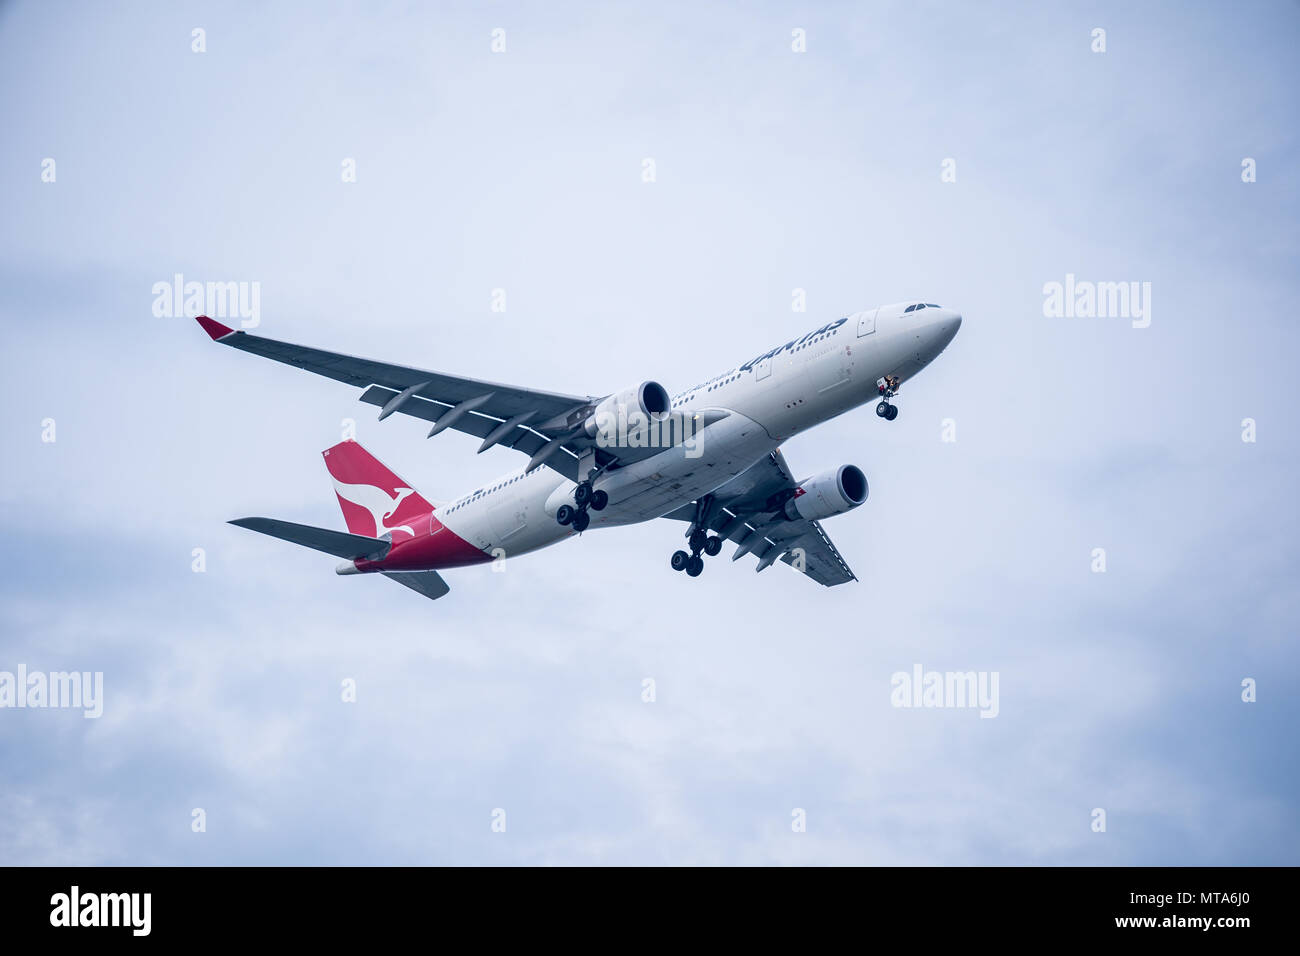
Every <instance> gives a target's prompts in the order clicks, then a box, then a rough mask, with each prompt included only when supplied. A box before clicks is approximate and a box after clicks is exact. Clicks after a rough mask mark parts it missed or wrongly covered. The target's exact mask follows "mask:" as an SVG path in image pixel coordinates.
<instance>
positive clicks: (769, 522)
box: [664, 451, 857, 587]
mask: <svg viewBox="0 0 1300 956" xmlns="http://www.w3.org/2000/svg"><path fill="white" fill-rule="evenodd" d="M798 490H799V486H798V483H797V482H796V481H795V480H794V476H793V475H792V474H791V473H790V468H789V466H788V465H787V464H786V461H785V457H784V456H783V455H782V454H781V452H780V451H774V452H772V453H771V454H770V455H767V456H765V457H764V458H763V459H761V460H760V461H758V462H756V463H755V464H753V465H751V466H750V467H749V468H747V469H746V470H745V471H743V472H741V473H740V474H739V475H737V476H736V477H735V478H733V479H732V480H731V481H729V482H727V483H726V484H725V485H723V486H722V487H720V488H718V489H717V490H716V491H714V492H713V494H712V495H710V496H709V500H706V501H702V502H693V503H691V504H689V505H685V506H683V507H681V508H678V509H677V510H676V511H672V512H670V513H668V514H666V515H664V517H665V518H672V519H674V520H678V521H691V522H693V521H696V520H697V518H698V517H701V511H703V512H704V514H703V515H702V517H703V522H702V525H703V527H704V528H705V529H706V530H708V531H712V532H714V533H716V534H718V535H719V536H721V537H723V538H726V539H727V540H729V541H733V542H735V543H736V545H737V548H736V551H735V553H734V554H733V555H732V560H737V559H739V558H742V557H744V556H745V555H747V554H752V555H754V556H755V557H756V558H757V559H758V565H757V570H759V571H762V570H764V569H765V568H767V567H769V566H770V565H772V564H773V563H775V562H776V561H777V560H780V561H782V562H783V563H785V564H788V565H790V566H791V567H792V568H794V569H795V570H797V571H801V572H803V573H804V574H806V575H807V576H808V577H810V578H812V579H813V580H814V581H816V582H817V583H818V584H822V585H825V586H826V587H832V586H834V585H836V584H844V583H846V582H848V581H856V580H857V577H856V576H855V575H854V573H853V571H852V569H851V568H850V567H849V566H848V563H847V562H846V561H845V560H844V558H843V557H841V556H840V553H839V551H838V550H836V548H835V545H834V544H832V543H831V539H830V538H829V537H828V536H827V534H826V532H825V531H824V530H823V529H822V526H821V522H819V521H808V520H793V521H792V520H790V519H789V518H788V517H786V514H785V512H784V510H783V509H784V506H785V504H786V502H787V501H789V500H790V499H791V498H793V497H794V496H795V495H796V494H797V493H798Z"/></svg>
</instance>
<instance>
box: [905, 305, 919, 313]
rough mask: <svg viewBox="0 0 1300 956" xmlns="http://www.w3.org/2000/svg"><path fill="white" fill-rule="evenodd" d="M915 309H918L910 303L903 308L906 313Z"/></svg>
mask: <svg viewBox="0 0 1300 956" xmlns="http://www.w3.org/2000/svg"><path fill="white" fill-rule="evenodd" d="M915 309H916V306H914V305H909V306H908V307H907V308H906V309H904V310H903V314H904V315H906V314H907V313H908V312H911V311H913V310H915Z"/></svg>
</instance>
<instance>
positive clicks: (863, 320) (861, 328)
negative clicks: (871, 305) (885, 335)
mask: <svg viewBox="0 0 1300 956" xmlns="http://www.w3.org/2000/svg"><path fill="white" fill-rule="evenodd" d="M879 311H880V310H879V309H868V310H867V311H866V312H859V313H858V338H862V336H864V335H870V334H871V333H872V332H874V331H876V313H877V312H879Z"/></svg>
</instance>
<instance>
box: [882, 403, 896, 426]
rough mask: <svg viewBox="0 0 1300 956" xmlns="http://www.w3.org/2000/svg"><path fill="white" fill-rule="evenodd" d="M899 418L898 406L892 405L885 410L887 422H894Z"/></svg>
mask: <svg viewBox="0 0 1300 956" xmlns="http://www.w3.org/2000/svg"><path fill="white" fill-rule="evenodd" d="M897 417H898V406H897V405H890V406H889V408H887V409H886V410H885V421H887V422H892V421H893V420H894V419H895V418H897Z"/></svg>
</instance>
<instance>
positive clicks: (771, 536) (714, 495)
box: [198, 302, 962, 599]
mask: <svg viewBox="0 0 1300 956" xmlns="http://www.w3.org/2000/svg"><path fill="white" fill-rule="evenodd" d="M198 322H199V325H201V326H202V327H203V329H204V331H205V332H207V333H208V335H209V336H211V337H212V339H213V340H215V341H217V342H219V343H221V344H222V345H228V346H230V347H232V348H236V349H239V350H241V351H244V352H251V353H253V354H254V355H261V356H263V357H265V358H269V359H273V360H275V361H277V362H283V363H284V364H286V365H292V366H295V367H297V368H301V369H306V370H307V371H309V372H314V373H316V374H317V375H324V376H326V377H328V378H332V379H335V380H336V381H340V382H343V383H345V384H347V385H352V386H355V387H357V388H361V389H364V391H363V393H362V394H361V396H360V400H361V401H362V402H364V403H366V404H369V405H372V406H376V407H378V408H379V410H380V411H379V420H380V421H383V420H384V419H386V418H388V417H389V416H391V415H394V414H402V415H409V416H413V417H415V418H420V419H423V420H425V421H428V422H431V423H432V427H431V428H430V429H429V434H428V437H430V438H432V437H433V436H434V435H437V434H439V433H440V432H443V431H446V430H448V429H452V430H455V431H459V432H464V433H466V434H469V435H472V436H474V437H475V438H479V439H481V441H482V443H481V444H480V445H479V448H478V451H479V453H480V454H481V453H482V452H485V451H487V450H488V449H489V448H493V447H495V446H497V445H501V446H503V447H506V448H513V449H514V450H516V451H519V452H522V453H523V454H525V455H528V456H529V458H528V462H527V464H526V465H525V466H524V467H523V469H522V470H518V471H514V472H512V473H511V474H509V475H506V476H504V477H502V478H500V479H498V480H497V481H493V482H490V483H488V484H487V485H484V486H483V487H481V488H478V489H476V490H474V491H471V492H469V493H468V494H466V495H463V496H461V497H460V498H457V499H456V500H454V501H451V502H447V503H444V504H437V503H435V502H433V501H430V500H429V499H426V498H424V497H423V496H421V495H420V493H419V492H418V491H416V490H415V489H414V488H413V487H412V486H411V485H410V484H409V483H407V482H405V481H403V480H402V479H401V478H399V477H398V476H397V475H396V474H394V473H393V472H392V471H390V470H389V469H388V468H387V467H385V466H384V465H383V464H382V463H381V462H379V460H378V459H376V458H375V457H374V456H372V455H371V454H370V453H369V452H367V451H366V450H365V449H364V448H362V447H361V445H359V444H358V443H357V442H356V441H353V440H347V441H343V442H340V443H339V444H337V445H334V446H333V447H332V448H329V449H327V450H326V451H325V452H324V453H323V455H324V458H325V466H326V469H327V470H328V472H329V475H330V478H331V479H332V480H333V482H334V491H335V493H336V496H337V497H338V500H339V507H340V508H341V509H342V510H343V517H344V521H345V523H346V524H347V529H348V530H347V532H346V533H345V532H341V531H333V530H329V529H326V528H316V527H312V526H309V525H302V524H295V523H293V522H288V521H279V520H276V519H273V518H240V519H236V520H234V521H231V522H230V523H231V524H233V525H237V526H239V527H242V528H247V529H249V530H251V531H257V532H260V533H262V534H266V535H270V536H272V537H276V538H280V539H283V540H285V541H289V542H292V543H294V544H297V545H301V546H304V547H307V548H312V549H314V550H317V551H321V552H324V553H326V554H331V555H334V556H335V557H338V558H342V559H343V563H342V564H340V565H339V566H338V567H337V569H336V571H337V573H339V574H342V575H353V574H372V573H377V574H382V575H383V576H385V577H387V578H389V579H391V580H393V581H396V582H398V583H399V584H403V585H405V586H406V587H408V588H411V589H412V590H414V591H417V592H419V593H420V594H423V595H424V596H426V597H428V598H434V599H436V598H440V597H442V596H443V595H445V594H447V593H448V592H449V591H450V585H448V584H447V583H446V581H445V580H444V579H443V577H442V576H441V575H440V574H439V573H438V572H440V571H445V570H447V569H449V568H460V567H466V566H469V565H474V564H483V563H487V562H491V561H495V560H499V559H504V558H512V557H516V556H518V555H522V554H527V553H529V552H532V551H537V550H539V549H541V548H545V547H548V546H550V545H553V544H556V543H558V542H560V541H563V540H565V539H566V538H570V537H573V536H575V535H580V534H582V532H584V531H586V530H587V529H588V528H613V527H618V526H621V525H629V524H637V523H640V522H644V521H650V520H653V519H657V518H667V519H670V520H675V521H681V522H685V523H686V529H685V533H684V537H685V539H686V546H687V549H689V550H687V549H679V550H677V551H675V552H674V553H673V554H672V557H671V560H670V564H671V567H672V568H673V570H675V571H685V572H686V574H687V575H688V576H690V577H698V576H699V574H700V573H701V572H702V571H703V569H704V558H703V557H702V556H709V557H714V556H716V555H717V554H718V553H719V552H720V551H721V550H722V547H723V542H724V541H727V540H729V541H732V542H734V543H735V544H736V545H737V547H736V550H735V552H734V553H733V555H732V560H733V561H735V560H738V559H740V558H742V557H744V556H745V555H753V556H754V557H755V559H756V561H757V570H759V571H762V570H764V569H766V568H768V567H770V566H771V565H772V564H774V563H775V562H776V561H777V560H780V561H781V562H782V563H784V564H786V565H789V566H791V567H793V568H794V569H795V570H797V571H800V572H802V573H803V574H804V575H806V576H807V577H809V578H811V579H812V580H814V581H816V582H817V583H819V584H822V585H824V586H826V587H831V586H834V585H838V584H844V583H846V582H848V581H855V580H857V578H856V576H855V575H854V574H853V571H852V570H850V568H849V565H848V563H847V562H845V560H844V558H843V557H841V556H840V553H839V551H837V550H836V548H835V546H834V545H833V544H832V543H831V540H830V538H829V537H828V536H827V535H826V532H825V530H824V529H823V528H822V525H821V522H822V521H823V520H824V519H827V518H831V517H834V516H835V515H839V514H844V513H845V512H848V511H851V510H853V509H854V508H857V507H859V506H860V505H861V504H862V503H863V502H864V501H866V500H867V493H868V486H867V478H866V475H865V474H863V472H862V469H860V468H858V467H857V466H856V465H851V464H849V465H841V466H840V467H838V468H831V469H828V470H826V471H823V472H820V473H818V474H816V475H813V476H812V477H810V478H806V479H803V480H799V481H797V480H795V478H794V474H793V472H792V471H791V470H790V467H789V465H788V464H787V463H786V460H785V457H784V456H783V455H782V453H781V450H780V445H781V443H782V442H784V441H785V440H787V439H788V438H790V437H791V436H793V435H797V434H799V433H800V432H803V431H807V430H808V429H810V428H812V427H813V426H815V425H818V424H820V423H822V422H824V421H827V420H829V419H831V418H834V417H836V416H838V415H842V414H844V413H846V412H848V411H851V410H852V409H855V408H858V407H860V406H862V405H864V404H867V403H869V402H871V401H873V400H874V401H876V402H877V404H876V414H877V415H878V416H879V417H880V418H882V419H885V420H887V421H893V420H894V419H895V418H897V416H898V406H897V405H896V404H894V402H893V401H891V399H893V398H894V397H895V396H896V395H897V394H898V391H899V389H900V387H901V385H902V383H903V382H905V381H907V380H909V379H911V378H912V377H913V376H915V375H916V374H917V373H918V372H919V371H920V370H921V369H923V368H924V367H925V366H927V365H929V364H930V363H931V362H933V361H934V360H935V359H936V358H938V356H939V354H940V353H941V352H943V350H944V349H945V348H947V346H948V344H949V343H950V342H951V341H952V339H953V337H954V336H955V335H956V334H957V330H958V329H959V328H960V327H961V322H962V317H961V314H960V313H958V312H956V311H954V310H952V309H945V308H941V307H940V306H937V305H934V304H933V303H928V302H903V303H897V304H893V305H884V306H880V307H878V308H875V309H868V310H865V311H862V312H856V313H853V314H851V315H847V316H843V317H841V318H839V319H837V320H835V321H833V322H830V323H827V324H826V325H823V326H821V327H820V328H817V329H814V330H812V331H810V332H806V333H804V334H803V335H801V336H799V337H798V338H794V339H791V340H790V341H788V342H785V343H783V344H782V345H778V346H776V347H775V348H772V349H768V350H767V351H766V352H763V353H761V354H759V355H757V356H755V357H754V358H752V359H750V360H749V361H747V362H745V363H743V364H741V365H737V366H734V367H733V368H731V369H729V370H727V371H725V372H723V373H721V374H720V375H715V376H713V377H712V378H710V379H708V380H707V381H705V382H701V383H700V384H698V385H694V386H692V387H691V388H689V389H686V390H685V391H683V392H679V393H678V394H677V395H674V396H670V395H669V393H668V390H667V389H665V388H664V387H663V386H662V385H660V384H659V383H658V382H656V381H644V382H641V383H640V384H639V385H634V386H631V387H629V388H625V389H623V390H622V391H618V392H614V393H612V394H609V395H605V396H602V397H594V396H590V395H563V394H558V393H554V392H543V391H538V390H536V389H525V388H517V387H514V386H510V385H501V384H497V383H494V382H483V381H478V380H475V379H469V378H459V377H456V376H452V375H446V374H443V373H440V372H428V371H423V370H421V369H416V368H408V367H406V366H403V365H391V364H388V363H385V362H375V361H371V360H368V359H363V358H356V357H353V356H350V355H341V354H338V353H335V352H326V351H322V350H320V349H314V348H308V347H305V346H301V345H292V344H289V343H287V342H278V341H275V340H273V339H268V338H264V337H262V336H257V335H251V334H249V333H247V332H244V331H242V330H235V329H232V328H229V327H228V326H225V325H222V324H221V323H220V322H217V321H216V320H214V319H211V318H209V317H208V316H199V317H198Z"/></svg>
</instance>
